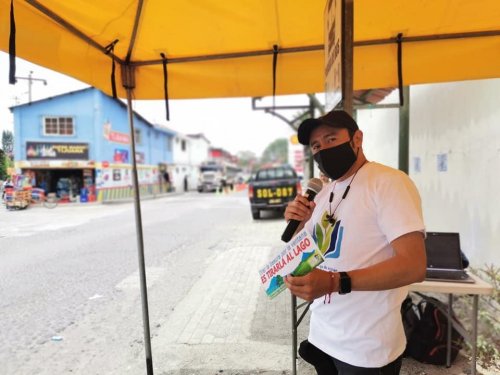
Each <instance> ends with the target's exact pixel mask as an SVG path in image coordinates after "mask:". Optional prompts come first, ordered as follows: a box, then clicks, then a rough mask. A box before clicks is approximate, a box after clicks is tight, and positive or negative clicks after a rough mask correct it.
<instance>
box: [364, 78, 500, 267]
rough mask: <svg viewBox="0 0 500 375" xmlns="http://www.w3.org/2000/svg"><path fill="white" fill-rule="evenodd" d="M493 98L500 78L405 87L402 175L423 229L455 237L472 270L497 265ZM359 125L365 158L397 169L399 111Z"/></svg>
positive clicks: (370, 116) (498, 152) (498, 151)
mask: <svg viewBox="0 0 500 375" xmlns="http://www.w3.org/2000/svg"><path fill="white" fill-rule="evenodd" d="M499 92H500V80H499V79H495V80H481V81H468V82H454V83H446V84H436V85H418V86H412V87H411V89H410V171H409V172H410V176H411V178H412V179H413V180H414V181H415V183H416V185H417V187H418V189H419V191H420V194H421V197H422V203H423V210H424V218H425V223H426V228H427V230H428V231H442V232H446V231H448V232H459V233H460V239H461V245H462V246H461V247H462V250H463V251H464V252H465V253H466V255H467V256H468V257H469V259H470V261H471V263H472V265H476V266H482V265H484V264H485V263H488V264H491V263H492V264H495V265H497V266H498V265H500V201H499V199H498V197H497V195H498V193H499V192H500V124H499V123H500V120H499V119H500V106H499V100H498V98H499ZM392 96H393V98H391V99H392V102H397V96H394V95H392ZM391 99H389V100H391ZM358 121H359V124H360V127H361V129H362V130H363V132H364V135H365V139H364V146H365V151H366V154H367V157H368V158H369V160H376V161H380V162H382V163H385V164H388V165H391V166H394V167H397V155H398V121H399V117H398V111H397V110H362V111H358Z"/></svg>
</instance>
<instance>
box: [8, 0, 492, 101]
mask: <svg viewBox="0 0 500 375" xmlns="http://www.w3.org/2000/svg"><path fill="white" fill-rule="evenodd" d="M236 4H237V5H236ZM141 5H142V6H141ZM325 5H326V0H308V1H289V0H275V1H263V0H241V1H238V2H237V3H235V2H234V1H229V0H204V1H178V0H149V1H140V0H136V1H133V0H121V1H120V0H115V1H102V0H101V1H96V0H72V1H63V0H27V1H20V0H15V1H14V9H15V20H16V27H17V34H16V41H17V43H16V47H17V55H18V56H19V57H22V58H24V59H26V60H29V61H32V62H35V63H37V64H40V65H42V66H45V67H47V68H50V69H53V70H56V71H59V72H62V73H65V74H68V75H70V76H72V77H75V78H77V79H79V80H81V81H84V82H86V83H88V84H90V85H93V86H96V87H98V88H100V89H102V90H103V91H105V92H106V93H108V94H111V84H110V73H111V59H110V56H109V55H106V54H105V48H106V46H108V45H109V44H110V43H112V42H113V41H115V40H117V42H116V45H115V49H114V55H115V57H116V60H117V62H121V63H125V62H128V63H129V64H130V65H131V66H134V67H135V73H136V80H135V85H136V86H135V90H134V95H135V98H136V99H158V98H162V97H163V95H164V92H163V79H162V77H163V73H162V64H161V56H160V54H162V53H163V54H165V55H166V57H167V59H168V64H167V67H168V88H169V96H170V98H179V99H180V98H206V97H235V96H265V95H270V94H271V93H272V87H273V79H272V77H273V74H272V64H273V54H272V50H273V45H278V47H279V54H278V60H277V75H276V93H277V94H296V93H311V92H322V91H324V52H323V40H324V37H323V35H324V31H323V29H324V21H323V11H324V8H325ZM9 8H10V0H0V50H3V51H8V40H9ZM499 19H500V2H499V1H498V0H475V1H470V0H407V1H404V2H401V1H400V0H379V1H373V0H356V1H354V42H355V48H354V89H355V90H364V89H372V88H377V87H396V86H397V85H398V81H397V46H396V42H395V38H396V36H397V34H398V33H402V34H403V83H404V84H406V85H409V84H419V83H430V82H444V81H457V80H469V79H482V78H492V77H499V76H500V64H498V61H500V25H499V21H498V20H499ZM135 24H137V29H136V32H134V31H133V30H134V25H135ZM459 34H460V35H461V36H462V37H461V38H458V36H459ZM118 65H120V64H118ZM120 82H121V80H120V67H119V66H118V68H117V88H118V94H119V96H121V97H124V96H125V90H124V89H123V88H122V87H121V84H120Z"/></svg>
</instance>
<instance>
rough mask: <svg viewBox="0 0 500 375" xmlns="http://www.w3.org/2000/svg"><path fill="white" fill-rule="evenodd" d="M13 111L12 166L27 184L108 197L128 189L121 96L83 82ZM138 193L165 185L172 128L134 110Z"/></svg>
mask: <svg viewBox="0 0 500 375" xmlns="http://www.w3.org/2000/svg"><path fill="white" fill-rule="evenodd" d="M11 110H12V112H13V114H14V137H15V141H14V142H15V143H14V157H15V167H16V170H17V171H18V172H20V173H22V174H24V175H27V176H29V180H30V182H31V185H33V186H38V187H41V188H43V189H44V190H46V192H55V193H57V195H58V196H60V197H62V196H69V197H72V196H73V197H75V196H77V195H79V194H80V192H81V191H82V190H81V189H82V188H86V189H87V190H88V191H89V192H90V199H91V200H92V199H98V200H112V199H117V198H124V197H128V196H131V194H132V189H131V187H132V157H133V155H132V154H131V146H130V131H129V124H128V115H127V109H126V106H125V104H124V103H122V102H121V101H120V100H115V99H113V98H111V97H109V96H107V95H106V94H104V93H103V92H101V91H99V90H97V89H94V88H86V89H83V90H78V91H74V92H70V93H66V94H63V95H59V96H55V97H51V98H47V99H43V100H39V101H36V102H31V103H27V104H21V105H17V106H14V107H12V108H11ZM134 132H135V140H136V155H135V157H136V161H137V163H138V178H139V184H140V185H141V194H148V193H149V194H153V193H156V192H159V191H162V190H163V189H165V181H164V178H163V172H164V171H165V170H167V168H168V166H169V165H171V164H172V162H173V139H174V137H175V136H176V133H175V132H173V131H172V130H169V129H166V128H162V127H159V126H154V125H153V124H151V123H150V122H148V121H147V120H146V119H145V118H143V117H142V116H140V115H139V114H137V113H134Z"/></svg>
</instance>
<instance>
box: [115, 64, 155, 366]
mask: <svg viewBox="0 0 500 375" xmlns="http://www.w3.org/2000/svg"><path fill="white" fill-rule="evenodd" d="M121 69H122V81H123V87H124V88H125V89H126V91H127V112H128V123H129V128H130V140H131V142H130V145H131V148H132V180H133V186H134V208H135V229H136V234H137V252H138V256H139V278H140V287H141V302H142V320H143V325H144V348H145V350H146V368H147V375H153V356H152V353H151V334H150V331H149V309H148V289H147V283H146V266H145V262H144V239H143V235H142V216H141V201H140V191H139V179H138V177H137V162H136V160H135V132H134V111H133V110H132V90H133V88H134V87H135V84H134V69H133V68H131V67H130V66H127V65H121Z"/></svg>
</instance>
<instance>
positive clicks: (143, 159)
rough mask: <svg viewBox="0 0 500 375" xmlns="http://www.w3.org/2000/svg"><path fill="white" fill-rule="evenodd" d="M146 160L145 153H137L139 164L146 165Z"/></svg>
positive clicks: (136, 159) (136, 158)
mask: <svg viewBox="0 0 500 375" xmlns="http://www.w3.org/2000/svg"><path fill="white" fill-rule="evenodd" d="M145 160H146V158H145V157H144V152H136V153H135V161H136V163H137V164H144V162H145Z"/></svg>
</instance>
